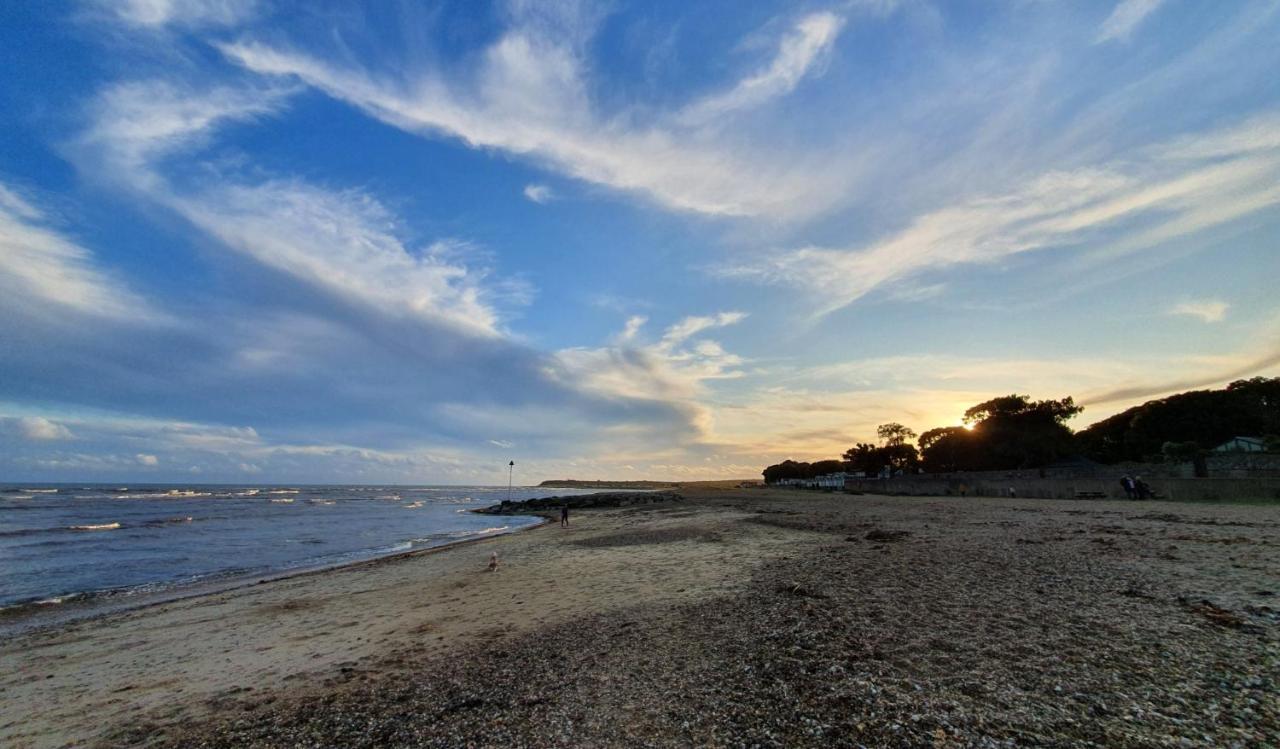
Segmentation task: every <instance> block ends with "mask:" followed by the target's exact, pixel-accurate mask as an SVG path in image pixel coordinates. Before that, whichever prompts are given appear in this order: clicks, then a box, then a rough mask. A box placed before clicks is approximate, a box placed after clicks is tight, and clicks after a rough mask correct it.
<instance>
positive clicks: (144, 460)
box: [134, 453, 160, 467]
mask: <svg viewBox="0 0 1280 749" xmlns="http://www.w3.org/2000/svg"><path fill="white" fill-rule="evenodd" d="M134 458H136V459H137V461H138V465H140V466H147V467H154V466H158V465H160V459H159V458H157V457H156V456H154V455H148V454H146V453H138V454H137V455H135V456H134Z"/></svg>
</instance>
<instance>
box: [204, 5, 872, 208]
mask: <svg viewBox="0 0 1280 749" xmlns="http://www.w3.org/2000/svg"><path fill="white" fill-rule="evenodd" d="M534 15H535V16H536V15H537V14H534ZM589 25H590V24H587V23H585V22H581V23H578V22H575V23H569V22H560V21H558V22H555V23H546V22H543V21H542V20H539V19H538V18H532V20H531V17H530V16H528V15H526V14H521V13H516V14H514V15H513V23H512V25H511V26H510V27H509V28H508V29H507V30H506V31H505V32H504V33H503V34H502V36H501V37H499V38H498V39H497V40H496V41H495V42H493V43H492V44H491V45H490V46H488V47H487V48H485V49H484V50H483V51H482V53H481V54H479V55H478V56H477V63H476V65H475V66H474V68H473V70H474V72H473V73H472V74H470V75H465V76H457V77H454V78H449V77H446V76H444V75H443V74H442V73H441V72H440V71H438V70H433V69H425V70H424V69H415V68H414V66H411V65H403V66H398V69H399V70H400V71H402V72H401V73H400V74H398V75H395V76H387V75H379V74H375V73H373V72H371V71H369V70H366V69H362V68H360V67H358V66H356V65H353V64H345V65H342V66H339V65H336V64H334V63H331V62H329V61H328V60H326V59H322V58H321V57H319V56H317V55H314V54H308V53H304V52H300V51H295V50H293V49H290V48H288V47H284V46H280V45H267V44H264V43H261V42H255V41H247V40H246V41H238V42H232V43H220V44H218V45H217V46H218V48H219V49H220V50H221V51H222V52H223V54H225V55H226V56H227V58H228V59H230V60H232V61H234V62H236V63H237V64H239V65H241V66H242V67H244V68H245V69H247V70H250V71H253V72H255V73H259V74H262V75H264V76H272V77H284V78H292V79H296V80H300V81H302V82H303V83H305V84H307V85H308V86H311V87H313V88H315V89H318V90H320V91H323V92H324V93H326V94H328V95H329V96H331V97H333V98H335V99H337V100H340V101H344V102H346V103H348V104H350V105H351V106H354V107H356V108H359V109H361V110H363V111H364V112H366V113H367V114H369V115H370V116H372V117H374V118H377V119H378V120H381V121H382V122H385V123H387V124H389V125H391V126H394V127H397V128H400V129H402V130H406V131H408V132H413V133H418V134H421V135H424V136H428V137H441V136H443V137H449V138H456V139H458V140H460V141H462V142H463V143H464V144H466V145H467V146H469V147H471V148H477V149H497V150H500V151H503V152H505V153H508V154H512V155H515V156H517V157H523V158H526V159H529V160H532V161H533V162H535V163H537V164H539V165H541V166H544V167H546V168H549V169H553V170H555V171H557V172H559V173H561V174H564V175H567V176H570V177H573V178H575V179H580V180H583V181H586V182H590V183H593V184H597V185H603V186H606V187H609V188H613V189H616V190H619V191H623V192H629V193H636V194H641V195H644V196H647V197H648V198H650V199H652V200H654V201H656V202H657V203H659V204H661V205H664V206H666V207H668V208H673V209H676V210H680V211H689V212H694V213H703V214H711V215H720V216H769V217H776V218H795V217H799V216H805V215H812V214H813V213H816V212H818V211H821V210H823V209H824V208H825V207H827V206H828V205H830V203H831V201H832V200H834V199H835V198H836V197H837V196H838V194H839V190H838V189H837V187H838V185H842V184H844V183H846V182H848V180H849V179H850V176H849V173H848V171H849V170H848V169H843V168H840V167H839V165H836V164H833V163H832V161H833V160H832V157H831V154H830V153H829V152H828V153H823V154H816V153H809V154H796V153H780V152H779V149H778V147H777V144H776V143H773V142H770V143H768V144H762V145H761V146H760V147H753V146H751V145H750V144H749V143H746V142H744V141H741V140H740V139H735V140H730V139H727V138H724V137H723V136H717V137H710V136H706V135H699V134H698V133H696V132H692V131H691V130H690V128H689V126H687V125H681V124H680V123H679V122H678V120H679V118H678V117H675V118H673V117H672V116H671V115H670V114H669V113H658V114H655V115H653V116H650V117H647V118H645V117H642V116H641V114H640V113H639V112H638V111H635V110H631V111H624V112H618V113H605V112H601V111H599V109H598V106H597V105H596V104H595V103H594V102H593V100H592V97H591V96H590V92H591V91H592V85H591V82H590V81H589V80H588V79H587V73H588V70H589V69H590V67H589V65H588V64H587V63H586V62H585V61H584V60H583V59H582V48H583V46H584V45H583V40H582V35H583V34H586V33H589V32H587V31H585V30H584V27H585V26H589ZM565 28H572V29H574V31H573V32H572V33H566V32H565V30H564V29H565ZM837 28H838V23H837V22H836V20H835V19H834V17H830V16H829V14H818V15H816V16H812V17H809V20H807V21H805V22H803V23H802V28H801V29H800V30H799V31H797V32H796V33H797V34H799V36H798V37H795V38H792V37H788V39H789V40H790V41H787V42H784V45H783V47H784V49H783V51H782V52H780V60H781V61H775V64H774V65H773V66H771V67H770V68H769V70H771V71H773V72H769V71H766V72H765V73H762V74H761V75H760V77H759V80H758V81H757V82H755V83H750V82H744V84H743V85H745V86H746V88H744V89H743V90H742V91H741V92H738V93H732V92H730V94H726V95H725V96H728V97H729V98H727V99H720V100H718V101H719V103H712V104H711V105H709V106H710V107H712V108H713V109H716V110H718V111H729V109H731V108H733V107H745V106H747V105H748V104H756V105H758V104H760V103H762V102H763V101H764V100H765V99H767V98H769V97H770V96H774V95H777V94H780V93H782V92H783V91H785V90H787V88H788V86H793V85H794V80H798V77H797V76H799V75H800V74H802V73H803V70H802V68H805V69H807V68H808V66H809V64H811V63H812V61H813V58H814V57H815V56H816V55H817V54H818V52H820V51H821V49H822V48H825V46H826V45H827V44H829V40H830V39H832V38H834V33H835V30H836V29H837ZM806 60H807V62H806ZM801 63H804V64H803V65H802V64H801ZM775 67H776V70H775V69H774V68H775ZM793 78H794V80H793ZM751 80H752V79H748V81H751ZM735 90H736V89H735ZM693 106H694V108H695V109H696V108H697V107H698V105H696V104H695V105H693Z"/></svg>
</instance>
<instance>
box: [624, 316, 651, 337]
mask: <svg viewBox="0 0 1280 749" xmlns="http://www.w3.org/2000/svg"><path fill="white" fill-rule="evenodd" d="M647 322H649V318H648V317H645V316H644V315H632V316H631V317H628V318H627V324H626V325H625V326H623V328H622V332H621V333H619V334H618V342H619V343H627V342H628V341H631V340H634V339H635V337H636V334H637V333H639V332H640V328H642V327H644V324H645V323H647Z"/></svg>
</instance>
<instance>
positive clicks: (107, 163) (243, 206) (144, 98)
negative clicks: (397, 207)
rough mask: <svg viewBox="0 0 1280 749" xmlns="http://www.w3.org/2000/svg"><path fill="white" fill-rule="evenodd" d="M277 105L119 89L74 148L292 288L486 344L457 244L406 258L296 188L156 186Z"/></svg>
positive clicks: (339, 197) (230, 94)
mask: <svg viewBox="0 0 1280 749" xmlns="http://www.w3.org/2000/svg"><path fill="white" fill-rule="evenodd" d="M287 96H288V92H287V91H286V90H284V89H281V88H252V87H243V88H229V87H225V86H218V87H214V88H211V89H207V90H193V89H191V88H187V87H183V86H180V85H177V84H175V83H173V82H169V81H163V80H159V81H136V82H129V83H124V84H120V85H117V86H114V87H111V88H109V89H107V90H106V91H105V92H103V93H102V94H101V95H100V96H99V98H98V102H97V105H96V106H95V113H96V120H95V123H94V124H93V126H92V127H91V128H90V129H89V131H88V132H87V133H86V134H85V135H84V136H83V137H82V138H81V139H80V141H79V147H80V148H82V149H85V151H86V152H87V153H88V154H90V156H91V157H92V158H93V159H96V160H97V161H98V167H99V169H100V170H102V171H105V172H106V173H108V174H110V175H111V178H112V179H115V180H118V181H122V182H123V183H124V184H125V185H126V186H129V187H131V188H133V189H135V190H139V191H141V192H143V193H145V194H146V195H147V196H148V198H149V199H151V200H153V201H155V202H158V203H161V204H164V205H166V206H167V207H169V208H171V209H173V210H175V211H177V212H178V213H180V214H181V215H183V216H184V217H185V218H187V219H188V220H189V221H191V222H192V223H194V224H195V225H197V226H199V227H200V228H202V229H204V230H205V231H207V232H208V233H210V234H211V235H213V236H215V237H217V238H218V239H219V240H221V241H222V242H223V244H224V245H225V246H226V247H228V248H231V249H233V250H236V251H237V252H240V253H243V254H245V255H246V256H248V257H251V258H253V259H255V260H257V261H258V262H260V263H262V264H264V265H266V266H269V267H272V268H274V269H276V270H278V271H280V272H281V273H284V274H287V275H289V276H292V277H293V278H296V279H298V280H299V281H301V282H303V283H306V284H308V285H310V286H313V287H315V288H319V289H324V290H325V291H327V292H329V293H332V294H334V295H336V296H337V297H339V298H342V299H345V300H348V301H352V302H355V303H359V304H362V305H367V306H369V307H371V308H374V309H378V310H382V311H384V312H385V313H387V314H393V315H404V316H411V317H412V316H416V317H420V318H423V319H427V320H435V321H437V322H440V323H443V324H449V325H453V326H457V327H459V328H460V329H464V330H470V331H472V332H473V333H475V334H479V335H488V336H492V335H495V334H496V326H497V324H498V314H497V312H496V311H495V309H494V307H493V306H492V305H491V304H490V303H488V301H487V297H488V295H489V291H488V290H487V289H486V288H485V287H484V286H483V285H482V283H481V282H482V280H483V278H484V277H485V275H486V272H485V271H484V270H480V269H477V268H474V267H470V268H469V267H467V266H466V265H464V264H461V263H459V262H457V259H458V256H459V255H460V254H461V253H459V252H458V249H459V245H458V244H457V243H449V242H437V243H435V244H433V245H430V246H428V247H426V248H424V249H420V250H415V249H412V248H409V247H407V246H406V245H405V244H404V243H403V241H402V240H401V239H400V238H399V237H398V236H397V232H396V226H397V224H398V223H399V221H398V219H397V217H395V216H394V215H392V214H391V212H390V211H388V210H387V209H386V208H385V207H384V206H383V205H382V204H381V203H380V202H379V201H378V200H377V199H376V198H374V197H372V196H370V195H368V194H366V193H364V192H362V191H359V190H346V191H335V190H330V189H324V188H320V187H316V186H314V185H311V184H308V183H306V182H304V181H302V180H297V179H283V178H274V179H266V180H264V181H259V182H256V183H247V184H246V183H244V182H243V181H240V180H238V179H237V178H235V177H227V178H221V179H212V180H211V179H209V178H208V176H207V172H206V176H205V178H204V179H203V181H202V183H201V184H197V185H195V186H191V187H184V186H182V185H180V184H175V183H174V182H173V181H172V180H171V179H169V178H168V177H167V176H166V175H165V173H164V168H163V167H164V161H165V159H166V158H168V157H170V156H172V155H174V154H176V153H179V152H183V151H187V152H189V151H191V150H193V149H198V148H199V147H200V146H201V145H203V144H204V143H205V142H206V141H207V139H209V138H210V137H212V136H213V134H214V133H215V132H216V130H217V129H218V128H219V127H221V126H224V125H226V124H228V123H235V122H247V121H252V120H254V119H257V118H259V117H263V116H267V115H270V114H274V113H277V112H279V111H280V109H281V108H282V107H283V106H284V105H285V102H286V100H287Z"/></svg>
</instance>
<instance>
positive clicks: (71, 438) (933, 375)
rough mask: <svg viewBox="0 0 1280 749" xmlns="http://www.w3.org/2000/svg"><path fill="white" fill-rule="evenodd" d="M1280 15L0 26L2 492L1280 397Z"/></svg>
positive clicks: (283, 9) (667, 467)
mask: <svg viewBox="0 0 1280 749" xmlns="http://www.w3.org/2000/svg"><path fill="white" fill-rule="evenodd" d="M1277 38H1280V0H1268V1H1257V2H1252V1H1242V2H1232V1H1230V0H1223V1H1222V2H1214V3H1203V2H1194V1H1193V0H1119V1H1118V2H1117V0H1099V1H1097V2H1088V1H1083V0H1082V1H1076V0H1070V1H1069V0H970V1H967V2H966V1H964V0H954V1H952V0H947V1H946V2H943V1H941V0H936V1H934V2H930V1H928V0H848V1H846V2H774V3H771V2H753V3H740V2H734V1H732V0H726V1H725V2H714V1H709V2H702V3H696V4H694V3H686V2H656V1H653V2H649V1H646V2H634V1H631V2H628V1H627V0H613V1H611V2H587V1H586V0H581V1H578V0H538V1H536V2H535V0H503V1H499V2H496V3H491V4H490V3H482V2H473V1H472V0H460V1H458V2H409V1H407V0H406V1H404V2H398V1H395V0H385V1H383V2H375V3H362V4H356V3H348V2H333V3H327V2H320V1H311V2H306V3H288V2H285V1H284V0H209V2H197V1H195V0H102V1H101V2H97V1H90V0H85V1H81V2H70V1H69V2H64V3H47V2H35V1H30V2H24V1H22V0H19V1H18V2H13V3H4V4H3V6H0V352H2V355H0V479H3V480H6V481H39V482H45V481H47V482H54V481H106V482H130V481H131V482H143V481H154V482H191V483H199V482H204V483H210V482H228V483H415V484H424V483H425V484H435V483H440V484H476V483H479V484H502V483H505V482H506V480H507V478H508V476H507V468H508V463H509V462H510V461H515V464H516V465H515V474H514V477H515V481H516V483H523V484H528V483H535V482H537V481H540V480H543V479H548V478H565V477H572V478H580V479H596V478H603V479H641V478H647V479H698V478H708V479H710V478H751V477H756V476H758V475H759V472H760V470H761V468H763V467H764V466H765V465H768V464H770V463H774V462H777V461H779V460H782V459H784V458H796V459H807V460H813V459H821V458H833V457H837V456H838V455H839V454H840V453H841V452H843V451H844V450H845V449H847V448H849V447H851V446H852V445H853V444H854V443H856V442H859V441H872V440H873V439H874V435H875V427H876V425H878V424H881V423H884V422H888V421H898V422H901V423H904V424H906V425H907V426H909V427H912V428H914V429H915V430H916V431H924V430H926V429H929V428H932V427H936V426H947V425H953V424H958V423H960V419H961V415H962V414H963V412H964V410H965V409H966V408H968V407H969V406H972V405H974V404H976V403H978V402H980V401H983V400H986V399H988V398H990V397H993V396H997V395H1006V394H1009V393H1022V394H1027V395H1030V396H1031V397H1033V398H1061V397H1066V396H1072V397H1074V398H1075V399H1076V401H1077V402H1078V403H1082V404H1083V405H1084V406H1085V411H1084V413H1083V414H1082V415H1080V416H1079V417H1077V418H1076V420H1075V421H1074V422H1073V426H1074V427H1076V428H1083V427H1084V426H1087V425H1088V424H1090V423H1092V422H1094V421H1097V420H1099V419H1102V418H1105V417H1106V416H1109V415H1112V414H1114V413H1117V412H1119V411H1121V410H1123V409H1125V408H1127V407H1129V406H1132V405H1135V404H1138V403H1141V402H1143V401H1145V400H1149V399H1152V398H1156V397H1160V396H1162V395H1166V394H1169V393H1172V392H1178V391H1182V390H1187V389H1191V388H1200V387H1211V386H1218V385H1221V384H1224V383H1226V382H1229V381H1231V380H1234V379H1239V378H1243V377H1250V376H1256V375H1271V376H1275V375H1277V374H1280V300H1278V299H1277V298H1276V296H1275V293H1274V289H1275V286H1276V284H1275V280H1276V279H1277V278H1280V75H1277V74H1276V71H1277V70H1280V45H1277V44H1276V43H1275V40H1276V39H1277Z"/></svg>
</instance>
